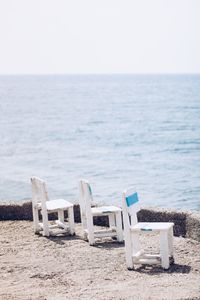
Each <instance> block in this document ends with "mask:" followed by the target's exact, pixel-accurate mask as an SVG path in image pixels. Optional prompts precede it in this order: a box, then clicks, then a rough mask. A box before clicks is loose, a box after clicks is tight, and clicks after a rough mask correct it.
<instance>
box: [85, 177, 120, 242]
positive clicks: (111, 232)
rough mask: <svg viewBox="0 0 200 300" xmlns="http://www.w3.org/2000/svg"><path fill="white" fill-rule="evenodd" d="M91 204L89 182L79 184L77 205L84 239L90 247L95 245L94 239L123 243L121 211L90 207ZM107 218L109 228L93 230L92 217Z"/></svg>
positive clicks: (110, 208) (115, 208)
mask: <svg viewBox="0 0 200 300" xmlns="http://www.w3.org/2000/svg"><path fill="white" fill-rule="evenodd" d="M92 202H93V197H92V191H91V187H90V185H89V182H88V181H86V180H80V182H79V204H80V210H81V221H82V227H83V232H84V238H85V239H87V240H88V241H89V244H90V245H94V244H95V239H96V238H103V237H116V238H117V240H118V241H119V242H122V241H123V231H122V217H121V214H122V209H121V208H119V207H116V206H101V207H91V205H92ZM95 216H108V219H109V228H106V229H101V230H95V229H94V223H93V217H95Z"/></svg>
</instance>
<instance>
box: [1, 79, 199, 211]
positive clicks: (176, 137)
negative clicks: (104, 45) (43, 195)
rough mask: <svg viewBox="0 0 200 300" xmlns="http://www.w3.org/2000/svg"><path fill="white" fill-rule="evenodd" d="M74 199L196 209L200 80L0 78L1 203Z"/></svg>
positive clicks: (75, 200)
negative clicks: (134, 199)
mask: <svg viewBox="0 0 200 300" xmlns="http://www.w3.org/2000/svg"><path fill="white" fill-rule="evenodd" d="M31 176H38V177H40V178H42V179H44V180H45V181H46V183H47V187H48V191H49V197H50V198H58V197H59V198H65V199H67V200H69V201H72V202H74V203H76V202H78V181H79V180H80V179H81V178H84V179H87V180H88V181H89V182H90V184H91V188H92V192H93V198H94V201H95V202H96V203H98V204H109V205H113V204H116V205H121V199H122V192H123V191H124V190H125V189H127V188H129V187H133V188H134V189H135V191H137V192H138V195H139V199H140V203H141V206H143V207H145V206H151V207H154V206H156V207H167V208H174V209H181V210H200V75H198V74H197V75H191V74H184V75H175V74H174V75H169V74H168V75H164V74H163V75H125V74H124V75H123V74H122V75H112V74H111V75H41V76H36V75H34V76H32V75H26V76H25V75H23V76H22V75H21V76H19V75H18V76H14V75H13V76H0V201H5V200H14V201H20V200H23V199H30V198H31V186H30V177H31Z"/></svg>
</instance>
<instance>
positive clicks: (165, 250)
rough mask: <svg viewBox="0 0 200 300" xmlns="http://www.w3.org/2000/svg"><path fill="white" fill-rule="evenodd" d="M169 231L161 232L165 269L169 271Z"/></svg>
mask: <svg viewBox="0 0 200 300" xmlns="http://www.w3.org/2000/svg"><path fill="white" fill-rule="evenodd" d="M168 241H169V240H168V231H161V232H160V254H161V264H162V267H163V269H169V243H168Z"/></svg>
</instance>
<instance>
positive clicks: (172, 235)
mask: <svg viewBox="0 0 200 300" xmlns="http://www.w3.org/2000/svg"><path fill="white" fill-rule="evenodd" d="M173 237H174V234H173V227H171V228H170V229H169V231H168V245H169V256H170V258H172V259H173V257H174V253H173Z"/></svg>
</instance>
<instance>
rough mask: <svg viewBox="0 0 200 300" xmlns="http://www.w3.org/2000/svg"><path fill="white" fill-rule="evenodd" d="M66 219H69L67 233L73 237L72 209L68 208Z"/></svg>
mask: <svg viewBox="0 0 200 300" xmlns="http://www.w3.org/2000/svg"><path fill="white" fill-rule="evenodd" d="M68 214H69V215H68V218H69V231H70V234H71V235H74V233H75V230H74V210H73V207H70V208H69V209H68Z"/></svg>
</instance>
